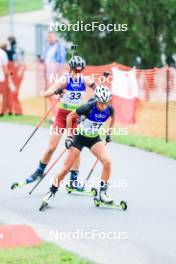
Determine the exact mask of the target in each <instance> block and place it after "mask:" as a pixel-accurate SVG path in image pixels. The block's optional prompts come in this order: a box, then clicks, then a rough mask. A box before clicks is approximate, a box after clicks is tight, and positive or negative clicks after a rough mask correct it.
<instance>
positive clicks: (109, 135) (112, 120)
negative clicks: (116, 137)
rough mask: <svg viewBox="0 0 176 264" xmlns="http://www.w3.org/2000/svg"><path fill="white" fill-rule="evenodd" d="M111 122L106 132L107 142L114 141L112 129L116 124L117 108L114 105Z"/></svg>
mask: <svg viewBox="0 0 176 264" xmlns="http://www.w3.org/2000/svg"><path fill="white" fill-rule="evenodd" d="M109 118H110V122H109V127H108V129H107V132H106V139H105V140H106V142H110V141H112V129H113V127H114V125H115V110H114V108H113V107H112V106H110V117H109Z"/></svg>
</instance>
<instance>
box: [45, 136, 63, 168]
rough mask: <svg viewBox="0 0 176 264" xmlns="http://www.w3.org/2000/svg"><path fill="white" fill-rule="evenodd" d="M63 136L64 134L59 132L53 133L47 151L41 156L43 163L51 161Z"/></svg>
mask: <svg viewBox="0 0 176 264" xmlns="http://www.w3.org/2000/svg"><path fill="white" fill-rule="evenodd" d="M61 136H62V135H61V134H59V133H56V134H55V133H54V132H53V133H52V135H51V136H50V139H49V144H48V147H47V149H46V151H45V152H44V154H43V157H42V158H41V162H42V163H44V164H48V162H49V161H50V159H51V157H52V155H53V153H54V151H55V150H56V148H57V146H58V144H59V142H60V139H61Z"/></svg>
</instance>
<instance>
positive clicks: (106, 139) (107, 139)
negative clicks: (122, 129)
mask: <svg viewBox="0 0 176 264" xmlns="http://www.w3.org/2000/svg"><path fill="white" fill-rule="evenodd" d="M105 141H106V142H107V143H108V142H111V141H112V134H108V133H107V134H106V138H105Z"/></svg>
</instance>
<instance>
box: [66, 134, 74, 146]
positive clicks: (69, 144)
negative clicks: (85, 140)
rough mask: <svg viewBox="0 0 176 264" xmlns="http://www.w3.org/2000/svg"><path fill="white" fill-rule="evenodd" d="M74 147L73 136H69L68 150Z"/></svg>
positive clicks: (67, 140) (67, 141)
mask: <svg viewBox="0 0 176 264" xmlns="http://www.w3.org/2000/svg"><path fill="white" fill-rule="evenodd" d="M72 145H73V137H72V136H68V137H67V138H66V140H65V147H66V148H67V149H70V148H71V147H72Z"/></svg>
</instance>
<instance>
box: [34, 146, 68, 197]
mask: <svg viewBox="0 0 176 264" xmlns="http://www.w3.org/2000/svg"><path fill="white" fill-rule="evenodd" d="M66 150H67V149H66V148H65V149H64V150H63V151H62V152H61V153H60V155H59V157H58V158H57V159H56V160H55V161H54V162H53V163H52V164H51V166H50V167H49V168H48V170H47V171H46V172H45V173H44V174H43V176H42V177H41V178H40V180H39V181H38V182H37V183H36V184H35V185H34V187H33V188H32V190H31V191H30V192H29V194H32V192H33V191H34V190H35V189H36V187H37V186H38V185H39V184H40V183H41V181H42V180H43V179H44V177H45V176H46V175H47V174H48V172H50V170H51V169H52V168H53V167H54V165H55V164H56V163H57V162H58V161H59V160H60V159H61V157H62V156H63V155H64V153H65V151H66Z"/></svg>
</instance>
